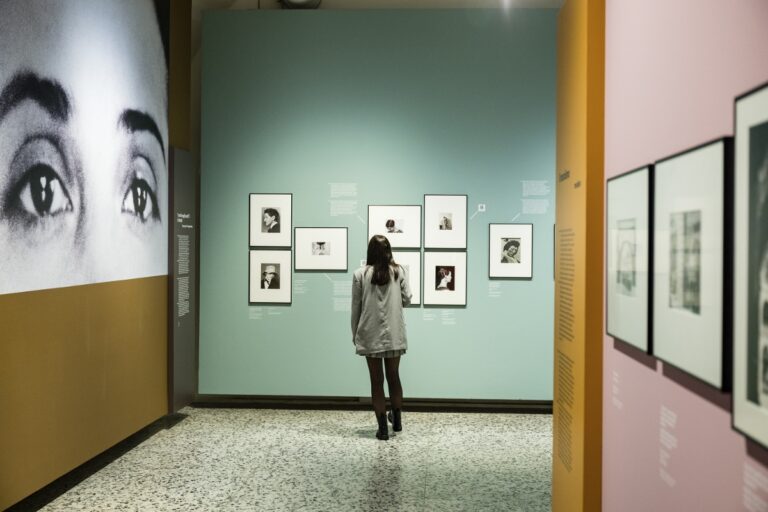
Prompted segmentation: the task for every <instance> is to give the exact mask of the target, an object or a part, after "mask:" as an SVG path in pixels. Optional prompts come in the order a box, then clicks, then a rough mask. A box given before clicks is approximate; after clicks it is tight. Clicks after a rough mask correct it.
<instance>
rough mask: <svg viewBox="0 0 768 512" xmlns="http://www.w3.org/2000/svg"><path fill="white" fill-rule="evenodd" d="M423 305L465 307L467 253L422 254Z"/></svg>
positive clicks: (441, 252)
mask: <svg viewBox="0 0 768 512" xmlns="http://www.w3.org/2000/svg"><path fill="white" fill-rule="evenodd" d="M424 305H425V306H466V305H467V253H466V252H443V251H440V252H425V253H424Z"/></svg>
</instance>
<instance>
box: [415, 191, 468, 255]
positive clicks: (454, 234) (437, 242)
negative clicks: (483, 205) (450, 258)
mask: <svg viewBox="0 0 768 512" xmlns="http://www.w3.org/2000/svg"><path fill="white" fill-rule="evenodd" d="M424 248H425V249H466V248H467V196H466V195H441V194H425V195H424Z"/></svg>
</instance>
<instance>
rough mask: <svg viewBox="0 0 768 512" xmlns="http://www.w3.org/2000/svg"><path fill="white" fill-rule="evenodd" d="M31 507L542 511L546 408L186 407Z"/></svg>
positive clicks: (548, 446)
mask: <svg viewBox="0 0 768 512" xmlns="http://www.w3.org/2000/svg"><path fill="white" fill-rule="evenodd" d="M182 412H183V413H184V414H186V415H188V417H187V418H185V419H184V420H183V421H181V422H180V423H178V424H176V425H175V426H174V427H173V428H170V429H168V430H164V431H161V432H159V433H157V434H156V435H154V436H153V437H151V438H150V439H148V440H147V441H145V442H144V443H142V444H141V445H139V446H138V447H136V448H135V449H133V450H131V451H130V452H128V453H126V454H125V455H124V456H122V457H121V458H119V459H117V460H115V461H114V462H113V463H112V464H110V465H108V466H107V467H105V468H104V469H102V470H101V471H99V472H98V473H96V474H94V475H92V476H91V477H90V478H88V479H86V480H85V481H83V482H82V483H80V485H78V486H76V487H75V488H73V489H71V490H70V491H69V492H67V493H65V494H64V495H62V496H60V497H59V498H58V499H56V500H55V501H53V502H51V503H50V504H48V506H46V507H45V508H43V510H45V511H48V512H58V511H166V510H168V511H171V510H184V511H197V510H200V511H224V512H230V511H232V512H234V511H251V510H258V511H285V510H289V511H312V512H316V511H325V510H328V511H334V512H337V511H338V512H343V511H367V510H371V511H373V510H388V511H405V512H407V511H419V512H421V511H431V510H435V511H453V510H457V511H463V510H466V511H482V510H493V511H514V512H518V511H519V512H543V511H548V510H550V503H551V494H550V486H551V479H552V476H551V458H552V440H551V437H552V436H551V431H552V420H551V416H548V415H515V414H476V413H468V414H444V413H408V412H406V413H405V414H404V420H403V424H404V431H403V432H402V433H399V434H397V435H394V436H392V437H391V438H390V440H389V441H388V442H381V441H378V440H376V439H375V438H374V437H373V433H374V430H375V420H374V418H373V414H372V413H370V412H359V411H289V410H264V409H194V408H187V409H184V410H183V411H182Z"/></svg>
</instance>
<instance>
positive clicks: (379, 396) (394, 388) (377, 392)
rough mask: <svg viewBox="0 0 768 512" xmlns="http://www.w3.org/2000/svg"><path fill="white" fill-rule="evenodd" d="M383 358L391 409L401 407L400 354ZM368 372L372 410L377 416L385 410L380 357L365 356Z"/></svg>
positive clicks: (382, 370)
mask: <svg viewBox="0 0 768 512" xmlns="http://www.w3.org/2000/svg"><path fill="white" fill-rule="evenodd" d="M383 359H384V365H383V366H384V368H385V369H386V374H387V385H388V386H389V399H390V401H391V402H392V408H393V409H402V408H403V386H402V385H401V384H400V372H399V368H400V356H398V357H387V358H383ZM365 360H366V361H367V362H368V373H369V374H370V376H371V398H372V399H373V411H374V412H375V413H376V415H377V416H379V415H381V414H384V413H385V412H387V405H386V402H385V400H384V369H382V364H381V361H382V358H381V357H366V358H365Z"/></svg>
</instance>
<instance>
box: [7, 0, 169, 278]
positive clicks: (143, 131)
mask: <svg viewBox="0 0 768 512" xmlns="http://www.w3.org/2000/svg"><path fill="white" fill-rule="evenodd" d="M0 13H2V14H1V15H0V293H15V292H22V291H28V290H36V289H45V288H56V287H62V286H71V285H80V284H89V283H98V282H105V281H116V280H122V279H133V278H140V277H148V276H155V275H163V274H166V273H167V268H168V262H167V243H168V242H167V233H168V205H167V201H168V199H167V198H168V116H167V87H166V82H167V72H166V69H167V66H166V57H165V55H166V53H165V51H164V45H163V38H162V37H161V32H160V26H161V23H160V22H159V21H158V9H157V8H156V5H155V2H153V1H152V0H130V1H125V0H0Z"/></svg>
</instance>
